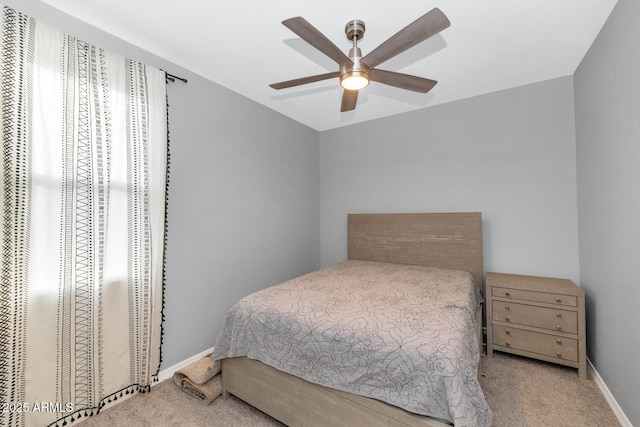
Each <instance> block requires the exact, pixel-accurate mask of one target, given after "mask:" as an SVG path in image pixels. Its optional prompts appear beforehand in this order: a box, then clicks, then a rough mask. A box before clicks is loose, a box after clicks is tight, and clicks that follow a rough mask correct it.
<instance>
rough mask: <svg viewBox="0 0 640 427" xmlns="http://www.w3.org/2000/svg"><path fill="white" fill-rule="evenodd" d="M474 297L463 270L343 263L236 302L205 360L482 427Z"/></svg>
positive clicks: (484, 411)
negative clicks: (269, 371) (258, 366)
mask: <svg viewBox="0 0 640 427" xmlns="http://www.w3.org/2000/svg"><path fill="white" fill-rule="evenodd" d="M478 298H479V295H478V292H477V288H476V286H475V284H474V282H473V278H472V276H471V274H469V273H467V272H463V271H457V270H445V269H438V268H431V267H421V266H410V265H400V264H389V263H380V262H371V261H356V260H349V261H345V262H342V263H339V264H335V265H332V266H329V267H326V268H323V269H320V270H318V271H315V272H313V273H309V274H307V275H304V276H301V277H298V278H296V279H293V280H290V281H287V282H284V283H282V284H280V285H277V286H273V287H271V288H268V289H264V290H262V291H258V292H256V293H254V294H251V295H249V296H247V297H245V298H243V299H241V300H240V301H238V302H237V303H236V304H235V305H234V306H233V307H232V308H231V309H230V310H229V312H228V314H227V316H226V318H225V320H224V324H223V326H222V329H221V331H220V334H219V335H218V337H217V340H216V343H215V350H214V353H213V355H212V358H214V359H216V360H217V359H223V358H225V357H237V356H247V357H249V358H251V359H256V360H259V361H261V362H263V363H265V364H267V365H270V366H272V367H274V368H276V369H279V370H281V371H284V372H287V373H289V374H292V375H295V376H298V377H300V378H303V379H305V380H307V381H310V382H313V383H317V384H321V385H324V386H327V387H331V388H334V389H339V390H343V391H346V392H350V393H354V394H358V395H362V396H366V397H370V398H373V399H378V400H381V401H384V402H386V403H389V404H391V405H395V406H398V407H400V408H403V409H405V410H407V411H410V412H413V413H416V414H421V415H428V416H431V417H434V418H439V419H442V420H446V421H448V422H452V423H454V424H455V425H456V426H489V425H490V424H491V411H490V410H489V407H488V406H487V403H486V401H485V398H484V394H483V392H482V389H481V388H480V385H479V383H478V381H477V377H476V367H477V364H478V361H479V351H478V342H477V335H476V329H475V325H474V324H475V308H476V307H477V304H478V301H477V299H478Z"/></svg>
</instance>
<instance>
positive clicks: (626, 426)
mask: <svg viewBox="0 0 640 427" xmlns="http://www.w3.org/2000/svg"><path fill="white" fill-rule="evenodd" d="M587 366H588V368H589V372H590V373H591V376H592V377H593V381H594V382H595V383H596V385H597V386H598V388H599V389H600V391H601V392H602V395H603V396H604V398H605V399H606V400H607V403H608V404H609V406H610V407H611V410H612V411H613V413H614V414H615V416H616V417H617V418H618V421H620V424H621V425H622V427H633V425H632V424H631V421H629V418H627V416H626V415H625V414H624V411H623V410H622V408H621V407H620V405H618V402H617V401H616V398H615V397H613V394H611V391H610V390H609V387H607V385H606V384H605V382H604V381H603V379H602V377H601V376H600V374H598V371H596V368H595V367H594V366H593V364H592V363H591V360H589V358H588V357H587Z"/></svg>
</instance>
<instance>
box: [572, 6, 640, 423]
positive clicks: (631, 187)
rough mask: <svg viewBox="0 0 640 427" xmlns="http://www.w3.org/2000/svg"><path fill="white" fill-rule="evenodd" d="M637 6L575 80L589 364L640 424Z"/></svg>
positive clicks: (616, 16)
mask: <svg viewBox="0 0 640 427" xmlns="http://www.w3.org/2000/svg"><path fill="white" fill-rule="evenodd" d="M639 17H640V2H638V1H637V0H620V1H619V2H618V4H617V6H616V7H615V9H614V10H613V12H612V14H611V16H610V17H609V20H608V21H607V23H606V25H605V26H604V28H603V29H602V31H601V32H600V35H599V36H598V38H597V39H596V41H595V43H594V44H593V45H592V47H591V49H590V50H589V52H588V54H587V55H586V56H585V58H584V59H583V61H582V63H581V64H580V67H579V68H578V70H577V72H576V73H575V76H574V86H575V106H576V107H575V108H576V138H577V139H576V141H577V159H578V160H577V164H578V217H579V231H580V276H581V278H582V286H583V287H584V288H585V291H586V293H587V335H588V336H587V345H588V350H587V353H588V354H589V358H590V359H591V361H592V362H593V364H594V365H595V367H596V370H597V371H598V373H599V374H600V376H602V378H603V380H604V382H605V383H606V384H607V386H608V388H609V390H610V391H611V393H612V394H613V395H614V397H615V398H616V400H617V402H618V404H619V405H620V407H621V408H622V410H623V411H624V412H625V414H626V416H627V417H628V418H629V420H630V421H631V423H632V424H633V425H637V426H640V406H639V405H638V403H639V402H640V333H638V331H637V329H636V328H637V326H638V324H640V310H638V308H637V307H636V305H637V304H638V303H639V302H640V279H639V278H638V277H639V276H638V271H639V270H638V266H640V27H638V18H639Z"/></svg>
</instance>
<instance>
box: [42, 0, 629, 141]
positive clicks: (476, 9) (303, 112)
mask: <svg viewBox="0 0 640 427" xmlns="http://www.w3.org/2000/svg"><path fill="white" fill-rule="evenodd" d="M42 1H43V2H44V3H47V4H49V5H50V6H53V7H55V8H57V9H60V10H61V11H63V12H65V13H67V14H70V15H72V16H75V17H77V18H79V19H81V20H83V21H86V22H88V23H89V24H92V25H94V26H96V27H98V28H100V29H102V30H105V31H107V32H109V33H112V34H114V35H116V36H118V37H120V38H122V39H124V40H126V41H128V42H130V43H133V44H135V45H137V46H139V47H142V48H144V49H145V50H148V51H150V52H152V53H154V54H156V55H158V56H160V57H163V58H165V59H167V60H169V61H171V62H173V63H176V64H178V65H180V66H182V67H184V68H186V69H189V70H191V71H193V72H195V73H197V74H200V75H202V76H203V77H206V78H208V79H210V80H212V81H214V82H216V83H218V84H220V85H222V86H225V87H227V88H228V89H231V90H233V91H235V92H238V93H240V94H242V95H244V96H246V97H248V98H251V99H253V100H255V101H257V102H259V103H261V104H263V105H265V106H267V107H269V108H271V109H273V110H276V111H279V112H280V113H282V114H284V115H286V116H288V117H290V118H292V119H294V120H297V121H299V122H301V123H304V124H306V125H308V126H310V127H312V128H314V129H316V130H318V131H323V130H327V129H332V128H335V127H339V126H344V125H349V124H353V123H358V122H362V121H366V120H372V119H376V118H380V117H384V116H390V115H394V114H398V113H402V112H406V111H411V110H415V109H419V108H425V107H429V106H433V105H437V104H442V103H445V102H450V101H455V100H459V99H463V98H468V97H472V96H476V95H481V94H485V93H489V92H494V91H498V90H502V89H508V88H511V87H516V86H521V85H525V84H529V83H534V82H538V81H543V80H547V79H553V78H557V77H563V76H568V75H572V74H573V73H574V71H575V70H576V68H577V66H578V65H579V63H580V61H581V60H582V58H583V56H584V55H585V53H586V52H587V50H588V49H589V47H590V46H591V43H592V42H593V40H594V39H595V37H596V36H597V34H598V32H599V31H600V28H601V27H602V25H603V24H604V22H605V20H606V19H607V17H608V16H609V14H610V12H611V10H612V9H613V7H614V6H615V3H616V1H617V0H535V1H534V0H484V1H479V0H423V1H417V0H386V1H381V0H370V1H366V2H364V1H352V2H346V1H341V0H324V1H322V0H315V1H312V0H307V1H301V0H271V1H264V0H245V1H225V2H221V1H215V0H214V1H212V0H179V1H168V0H109V1H105V0H82V1H78V0H42ZM434 7H438V8H440V10H442V11H443V12H444V14H445V15H447V17H448V18H449V20H450V21H451V27H449V28H448V29H446V30H444V31H442V32H441V33H440V34H438V35H436V36H434V37H432V38H430V39H428V40H426V41H425V42H422V43H421V44H419V45H417V46H415V47H413V48H411V49H409V50H407V51H406V52H404V53H402V54H400V55H398V56H397V57H395V58H393V59H391V60H389V61H387V62H385V63H383V64H381V65H380V66H378V68H381V69H386V70H390V71H397V72H402V73H407V74H415V75H418V76H421V77H426V78H430V79H434V80H437V81H438V84H437V85H436V86H435V88H434V89H433V90H432V91H431V92H429V93H427V94H419V93H414V92H409V91H405V90H402V89H397V88H392V87H389V86H385V85H382V84H379V83H375V82H373V83H372V84H371V85H370V86H369V87H368V88H366V89H365V90H363V91H361V92H360V96H359V99H358V104H357V107H356V109H355V110H354V111H350V112H346V113H340V112H339V106H340V98H341V89H340V86H339V83H338V79H332V80H326V81H323V82H317V83H313V84H309V85H304V86H298V87H296V88H289V89H283V90H280V91H276V90H274V89H271V88H270V87H269V86H268V85H269V83H274V82H279V81H283V80H289V79H293V78H298V77H305V76H308V75H314V74H322V73H326V72H330V71H337V65H336V64H335V63H334V62H333V61H332V60H331V59H329V58H327V57H326V56H324V55H323V54H321V53H319V52H318V51H317V50H316V49H314V48H313V47H311V46H310V45H308V44H307V43H306V42H304V41H303V40H302V39H300V38H299V37H298V36H296V35H295V34H294V33H292V32H291V31H290V30H288V29H287V28H286V27H284V26H283V25H282V24H281V22H282V21H283V20H284V19H287V18H290V17H293V16H302V17H304V18H305V19H306V20H308V21H309V22H310V23H311V24H312V25H314V26H315V27H316V28H317V29H319V30H320V31H321V32H322V33H324V34H325V35H326V36H327V37H328V38H329V39H330V40H331V41H333V43H334V44H336V45H337V46H338V47H340V48H341V49H344V51H345V53H348V50H349V48H350V47H351V43H350V42H349V41H348V40H347V38H346V36H345V34H344V25H345V24H346V22H347V21H349V20H352V19H360V20H363V21H364V22H365V24H366V33H365V36H364V38H363V39H362V41H361V42H360V43H359V46H360V48H361V49H362V53H363V55H366V54H367V53H368V52H370V51H371V50H373V49H374V48H375V47H377V46H378V45H379V44H380V43H382V42H383V41H384V40H386V39H387V38H389V37H390V36H392V35H393V34H395V33H396V32H397V31H399V30H400V29H402V28H403V27H405V26H406V25H408V24H409V23H411V22H413V21H414V20H415V19H417V18H418V17H420V16H421V15H423V14H425V13H426V12H428V11H429V10H431V9H432V8H434ZM168 71H169V72H171V70H168Z"/></svg>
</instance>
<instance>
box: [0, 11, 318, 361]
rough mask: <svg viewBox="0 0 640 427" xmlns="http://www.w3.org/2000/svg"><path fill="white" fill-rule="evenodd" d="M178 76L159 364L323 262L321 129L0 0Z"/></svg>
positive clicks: (208, 340)
mask: <svg viewBox="0 0 640 427" xmlns="http://www.w3.org/2000/svg"><path fill="white" fill-rule="evenodd" d="M3 4H6V5H7V6H10V7H13V8H15V9H17V10H19V11H21V12H24V13H27V14H29V15H30V16H33V17H34V18H37V19H39V20H40V21H41V22H44V23H47V24H49V25H52V26H54V27H57V28H59V29H61V30H63V31H65V32H67V33H69V34H73V35H75V36H76V37H79V38H81V39H83V40H86V41H89V42H92V43H94V44H96V45H98V46H100V47H103V48H105V49H109V50H111V51H113V52H116V53H119V54H121V55H125V56H128V57H130V58H133V59H137V60H140V61H143V62H145V63H147V64H149V65H153V66H156V67H159V68H162V69H164V70H167V71H169V72H171V73H173V74H176V75H179V76H181V77H185V78H187V79H188V80H189V82H188V83H187V84H184V83H181V82H176V83H171V84H169V86H168V93H169V103H170V105H171V106H170V131H171V177H170V180H171V182H170V190H169V191H170V204H169V234H168V251H167V269H166V271H167V273H166V274H167V283H166V292H165V300H166V304H165V310H164V313H165V317H166V321H165V322H164V344H163V363H162V366H161V369H164V368H167V367H169V366H171V365H174V364H176V363H178V362H181V361H183V360H185V359H186V358H188V357H191V356H193V355H195V354H197V353H199V352H201V351H203V350H205V349H207V348H209V347H212V346H213V344H214V340H215V336H216V333H217V329H218V327H219V325H220V322H221V321H222V317H223V316H224V314H225V313H226V311H227V309H228V308H229V307H230V306H231V305H232V304H233V303H234V302H235V301H236V300H237V299H238V298H239V297H240V296H244V295H246V294H248V293H250V292H252V291H255V290H258V289H261V288H264V287H266V286H270V285H273V284H276V283H279V282H281V281H283V280H285V279H289V278H292V277H295V276H298V275H300V274H303V273H307V272H309V271H311V270H314V269H316V268H318V267H319V264H320V247H319V225H318V224H319V206H318V203H319V202H318V200H319V194H318V179H319V175H318V173H319V172H318V155H319V154H318V139H319V137H318V133H317V132H316V131H315V130H312V129H310V128H308V127H306V126H303V125H300V124H299V123H297V122H294V121H292V120H290V119H288V118H285V117H284V116H282V115H280V114H278V113H276V112H274V111H272V110H269V109H267V108H265V107H263V106H261V105H259V104H257V103H255V102H253V101H250V100H248V99H246V98H244V97H242V96H240V95H238V94H236V93H233V92H231V91H229V90H226V89H225V88H222V87H221V86H219V85H216V84H214V83H212V82H210V81H207V80H205V79H203V78H200V77H199V76H197V75H194V74H192V73H190V72H188V71H186V70H183V69H181V68H180V67H177V66H176V65H174V64H170V63H168V62H167V61H164V60H162V59H161V58H158V57H156V56H154V55H151V54H150V53H148V52H145V51H142V50H141V49H139V48H136V47H134V46H132V45H129V44H127V43H125V42H123V41H122V40H119V39H117V38H114V37H112V36H109V35H107V34H106V33H104V32H102V31H99V30H97V29H95V28H92V27H90V26H88V25H86V24H84V23H82V22H79V21H77V20H75V19H73V18H71V17H69V16H67V15H64V14H62V13H60V12H58V11H56V10H55V9H52V8H50V7H48V6H46V5H43V4H41V3H39V2H37V1H35V0H3Z"/></svg>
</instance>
